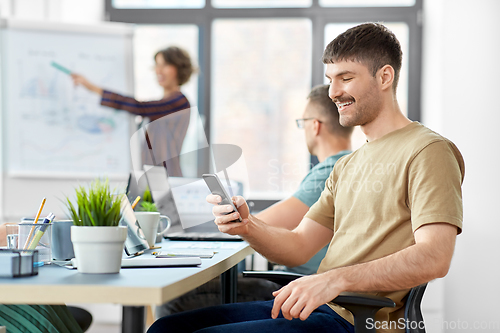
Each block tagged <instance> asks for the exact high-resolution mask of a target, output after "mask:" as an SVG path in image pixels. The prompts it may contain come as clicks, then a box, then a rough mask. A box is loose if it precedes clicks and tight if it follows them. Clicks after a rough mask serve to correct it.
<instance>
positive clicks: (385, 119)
mask: <svg viewBox="0 0 500 333" xmlns="http://www.w3.org/2000/svg"><path fill="white" fill-rule="evenodd" d="M410 123H411V120H410V119H408V118H407V117H406V116H405V115H403V113H402V112H401V110H400V109H399V106H398V104H397V102H395V103H394V104H393V105H391V107H390V108H387V109H385V110H383V111H382V112H381V113H380V114H379V115H378V116H377V118H375V119H374V120H373V121H371V122H369V123H368V124H365V125H362V126H360V127H361V130H362V131H363V133H364V134H365V135H366V139H367V140H368V141H374V140H377V139H380V138H381V137H383V136H384V135H386V134H389V133H391V132H394V131H396V130H398V129H401V128H403V127H405V126H406V125H408V124H410Z"/></svg>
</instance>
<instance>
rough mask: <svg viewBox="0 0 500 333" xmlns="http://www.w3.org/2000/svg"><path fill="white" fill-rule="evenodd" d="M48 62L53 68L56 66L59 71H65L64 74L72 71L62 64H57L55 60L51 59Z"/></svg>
mask: <svg viewBox="0 0 500 333" xmlns="http://www.w3.org/2000/svg"><path fill="white" fill-rule="evenodd" d="M50 64H51V65H52V67H54V68H56V69H58V70H60V71H61V72H63V73H65V74H68V75H71V73H72V72H71V71H70V70H69V69H67V68H66V67H64V66H61V65H59V64H58V63H57V62H55V61H52V62H51V63H50Z"/></svg>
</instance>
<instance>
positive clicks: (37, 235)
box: [28, 213, 55, 250]
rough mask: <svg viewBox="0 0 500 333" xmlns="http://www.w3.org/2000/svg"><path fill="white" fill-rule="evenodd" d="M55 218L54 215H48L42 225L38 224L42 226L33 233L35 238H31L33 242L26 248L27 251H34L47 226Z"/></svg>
mask: <svg viewBox="0 0 500 333" xmlns="http://www.w3.org/2000/svg"><path fill="white" fill-rule="evenodd" d="M54 218H55V215H54V214H52V213H50V214H49V215H48V216H47V217H46V218H45V219H44V220H43V223H40V224H41V225H42V226H41V227H40V229H39V230H38V231H37V232H36V233H35V236H33V240H32V241H31V243H30V245H29V246H28V250H34V249H35V248H36V247H37V245H38V242H40V239H41V238H42V236H43V234H44V233H45V231H46V230H47V227H48V226H49V224H50V223H51V222H52V220H53V219H54Z"/></svg>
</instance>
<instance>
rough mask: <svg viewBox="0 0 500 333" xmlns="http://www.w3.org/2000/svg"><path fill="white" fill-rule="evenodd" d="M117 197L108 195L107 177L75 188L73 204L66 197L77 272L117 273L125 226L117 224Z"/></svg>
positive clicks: (125, 232) (119, 198)
mask: <svg viewBox="0 0 500 333" xmlns="http://www.w3.org/2000/svg"><path fill="white" fill-rule="evenodd" d="M120 202H121V197H120V196H115V195H113V194H111V191H110V189H109V184H108V180H106V181H105V182H102V181H100V180H95V181H94V182H92V183H91V184H90V186H89V187H88V188H85V187H82V186H80V187H79V188H77V189H76V203H75V204H73V203H72V202H71V201H70V200H69V198H66V206H67V208H68V210H69V215H70V217H71V219H72V220H73V224H74V225H73V226H72V227H71V241H72V242H73V247H74V250H75V258H76V262H77V268H78V271H79V272H81V273H118V272H119V271H120V267H121V260H122V252H123V245H124V243H125V239H126V238H127V227H126V226H119V223H120V219H121V210H120Z"/></svg>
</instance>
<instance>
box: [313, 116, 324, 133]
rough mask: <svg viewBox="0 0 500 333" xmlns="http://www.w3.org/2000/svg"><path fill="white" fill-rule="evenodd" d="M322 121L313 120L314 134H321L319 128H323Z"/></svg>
mask: <svg viewBox="0 0 500 333" xmlns="http://www.w3.org/2000/svg"><path fill="white" fill-rule="evenodd" d="M321 125H323V124H322V123H320V122H319V120H318V119H314V120H313V131H314V135H319V129H320V128H321Z"/></svg>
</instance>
